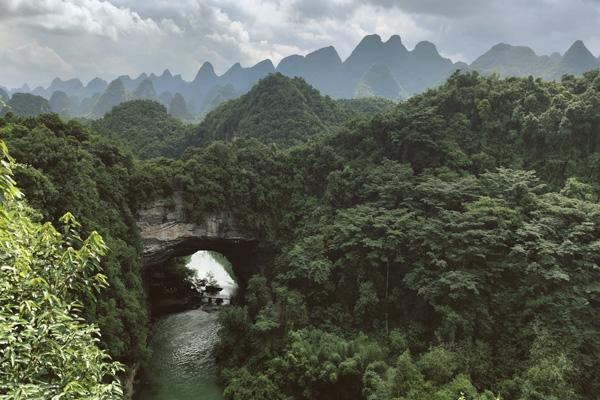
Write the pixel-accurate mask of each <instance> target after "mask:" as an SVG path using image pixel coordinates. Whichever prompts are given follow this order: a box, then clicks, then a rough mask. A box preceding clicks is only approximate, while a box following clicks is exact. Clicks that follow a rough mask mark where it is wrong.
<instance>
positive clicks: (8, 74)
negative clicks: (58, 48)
mask: <svg viewBox="0 0 600 400" xmlns="http://www.w3.org/2000/svg"><path fill="white" fill-rule="evenodd" d="M0 66H2V67H0V71H1V75H2V78H3V79H5V80H6V81H7V82H10V81H11V80H12V81H17V79H18V78H21V77H22V74H23V72H26V73H27V74H28V76H29V77H30V79H28V82H29V83H30V84H32V85H40V84H42V83H46V82H45V81H46V76H48V74H51V75H52V76H61V77H66V76H69V75H72V74H74V73H75V72H76V71H75V70H74V69H73V67H72V66H71V65H70V64H69V63H67V62H66V61H65V60H63V59H62V58H61V57H60V56H59V55H58V54H57V53H56V52H55V51H54V50H52V49H51V48H49V47H44V46H40V45H39V44H38V43H36V42H30V43H26V44H24V45H21V46H17V47H11V48H8V47H5V48H0Z"/></svg>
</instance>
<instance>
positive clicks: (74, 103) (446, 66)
mask: <svg viewBox="0 0 600 400" xmlns="http://www.w3.org/2000/svg"><path fill="white" fill-rule="evenodd" d="M599 67H600V60H599V59H598V58H596V57H595V56H594V55H593V54H592V53H591V52H590V51H589V50H588V49H587V48H586V47H585V45H584V44H583V42H581V41H576V42H575V43H574V44H573V45H572V46H571V47H570V48H569V49H568V50H567V51H566V52H565V53H564V54H563V55H561V54H559V53H554V54H552V55H549V56H546V55H542V56H540V55H537V54H536V53H535V52H534V51H533V50H532V49H530V48H529V47H525V46H511V45H508V44H504V43H500V44H498V45H495V46H494V47H492V48H491V49H490V50H489V51H487V52H486V53H485V54H483V55H482V56H480V57H479V58H477V59H476V60H475V61H474V62H473V63H471V64H470V65H468V64H466V63H462V62H457V63H453V62H452V61H451V60H449V59H447V58H444V57H442V56H441V55H440V54H439V52H438V50H437V48H436V46H435V45H434V44H433V43H430V42H420V43H418V44H417V45H416V46H415V48H414V49H413V50H408V49H407V48H406V47H405V46H404V45H403V43H402V41H401V39H400V37H399V36H398V35H394V36H392V37H390V39H389V40H388V41H385V42H384V41H382V39H381V37H380V36H379V35H368V36H365V37H364V38H363V39H362V41H361V42H360V43H359V44H358V46H356V48H355V49H354V51H352V53H351V54H350V56H349V57H348V58H347V59H346V60H343V61H342V59H341V58H340V56H339V55H338V53H337V51H336V49H335V48H334V47H331V46H329V47H324V48H322V49H319V50H316V51H314V52H312V53H310V54H308V55H306V56H301V55H291V56H289V57H286V58H284V59H282V60H281V62H280V63H279V64H278V65H277V66H276V67H275V66H274V65H273V63H272V62H271V60H264V61H261V62H259V63H258V64H256V65H254V66H252V67H248V68H244V67H242V66H241V65H240V64H239V63H236V64H234V65H233V66H232V67H231V68H229V70H227V71H226V72H225V73H224V74H222V75H217V74H216V73H215V71H214V69H213V66H212V65H211V64H210V63H209V62H205V63H204V64H203V65H202V66H201V67H200V69H199V70H198V73H197V74H196V76H195V78H194V79H193V80H192V81H186V80H184V79H183V78H182V77H181V75H173V74H172V73H171V72H170V71H169V70H165V71H164V72H163V73H162V74H161V75H156V74H150V75H148V74H146V73H143V74H141V75H140V76H138V77H136V78H131V77H130V76H128V75H123V76H120V77H118V78H117V79H115V80H114V81H112V82H111V83H108V82H106V81H104V80H102V79H100V78H95V79H92V80H91V81H90V82H89V83H88V84H87V85H84V84H83V83H82V82H81V81H80V80H79V79H69V80H66V81H63V80H61V79H59V78H56V79H54V80H53V81H52V83H51V84H50V86H49V87H47V88H43V87H36V88H34V89H30V88H29V87H28V86H27V85H24V86H23V87H21V88H18V89H13V90H7V89H6V88H0V101H4V102H5V103H7V104H8V105H9V106H10V105H11V104H10V96H11V95H14V94H15V93H28V94H31V95H36V96H41V97H43V98H45V99H47V100H48V102H49V103H48V104H49V106H50V107H51V109H52V110H53V111H56V112H59V113H62V114H65V115H71V116H88V117H101V116H102V115H104V114H105V113H106V112H108V111H110V110H111V109H112V108H113V107H114V106H116V105H118V104H120V103H121V102H123V101H126V100H131V99H149V100H156V101H159V102H160V103H162V104H164V105H165V107H167V109H168V110H169V112H170V113H171V114H173V115H176V116H178V117H184V118H185V117H188V118H192V117H198V116H202V115H204V114H205V113H206V112H208V111H210V110H211V109H213V108H214V107H215V106H216V105H218V104H220V103H221V102H223V101H225V100H229V99H233V98H237V97H239V96H240V95H242V94H244V93H246V92H247V91H248V90H249V89H250V88H251V87H252V86H253V85H254V84H255V83H256V82H257V81H258V80H259V79H261V78H263V77H265V76H266V75H268V74H270V73H273V72H280V73H282V74H283V75H287V76H290V77H294V76H298V77H302V78H304V79H305V80H306V81H307V82H308V83H309V84H311V85H312V86H314V87H315V88H316V89H318V90H319V91H320V92H321V93H323V94H325V95H329V96H331V97H334V98H356V97H369V96H379V97H385V98H388V99H402V98H406V97H409V96H411V95H413V94H416V93H419V92H422V91H424V90H426V89H428V88H431V87H434V86H436V85H438V84H439V83H441V82H443V81H444V80H445V79H446V78H447V77H448V76H449V75H450V74H451V73H452V72H454V71H456V70H457V69H461V70H477V71H480V72H482V73H485V74H487V73H498V74H500V75H501V76H528V75H533V76H539V77H543V78H545V79H558V78H560V77H561V76H562V75H563V74H581V73H583V72H585V71H588V70H591V69H595V68H599ZM18 100H19V104H22V103H23V102H24V101H26V99H23V97H22V96H20V98H19V99H18ZM44 107H46V106H44Z"/></svg>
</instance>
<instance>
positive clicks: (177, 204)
mask: <svg viewBox="0 0 600 400" xmlns="http://www.w3.org/2000/svg"><path fill="white" fill-rule="evenodd" d="M182 195H183V193H182V192H175V193H174V195H173V197H172V198H167V199H160V200H157V201H154V202H152V203H149V204H148V205H146V206H145V207H143V208H142V209H141V210H140V211H139V214H138V219H137V225H138V228H139V230H140V235H141V238H142V243H143V251H142V266H144V267H145V266H151V265H156V264H161V263H163V262H165V261H167V260H169V259H171V258H173V257H181V256H186V255H190V254H193V253H195V252H196V251H199V250H213V251H218V252H219V253H221V254H223V255H224V256H225V257H227V258H228V260H229V261H230V262H231V264H232V266H233V269H234V272H235V274H236V277H237V278H238V279H239V280H240V282H239V284H241V285H243V284H244V283H245V282H246V281H247V280H248V279H249V277H250V276H252V275H253V274H255V273H258V272H259V268H258V266H257V261H256V247H257V244H258V242H257V240H256V239H255V238H254V237H253V236H252V235H249V234H247V233H245V232H244V231H243V230H242V229H241V228H240V227H239V226H238V224H237V223H236V221H235V219H234V217H233V215H232V214H231V213H225V212H220V213H211V214H207V215H206V216H205V217H204V218H203V220H202V221H200V222H193V221H190V220H189V218H187V217H186V214H185V212H184V207H183V196H182Z"/></svg>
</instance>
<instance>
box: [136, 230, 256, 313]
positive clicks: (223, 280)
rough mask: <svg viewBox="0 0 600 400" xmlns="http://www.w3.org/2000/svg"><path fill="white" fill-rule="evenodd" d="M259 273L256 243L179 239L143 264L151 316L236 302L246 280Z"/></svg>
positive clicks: (241, 295) (241, 293) (241, 296)
mask: <svg viewBox="0 0 600 400" xmlns="http://www.w3.org/2000/svg"><path fill="white" fill-rule="evenodd" d="M256 273H260V269H259V268H258V265H257V260H256V242H255V241H248V240H210V241H207V240H201V239H193V238H190V239H188V240H184V241H180V242H178V243H176V244H174V245H172V246H169V247H168V248H165V249H164V251H163V252H162V253H161V254H160V255H157V254H152V257H147V258H146V259H145V262H144V267H143V278H144V286H145V290H146V296H147V300H148V308H149V311H150V314H151V316H152V317H153V318H156V317H160V316H162V315H165V314H170V313H175V312H180V311H185V310H188V309H194V308H201V307H202V308H205V309H206V308H210V307H213V306H221V305H228V304H236V303H239V301H240V300H239V299H242V298H243V292H244V289H245V285H246V282H247V281H248V279H249V278H250V277H251V276H252V275H254V274H256Z"/></svg>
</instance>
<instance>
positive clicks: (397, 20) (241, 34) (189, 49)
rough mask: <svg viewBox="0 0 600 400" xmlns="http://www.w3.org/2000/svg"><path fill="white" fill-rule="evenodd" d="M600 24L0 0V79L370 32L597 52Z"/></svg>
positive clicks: (285, 1) (482, 15)
mask: <svg viewBox="0 0 600 400" xmlns="http://www.w3.org/2000/svg"><path fill="white" fill-rule="evenodd" d="M599 23H600V0H570V1H568V2H565V1H562V0H529V1H527V2H524V1H522V0H489V1H481V0H453V1H446V0H243V1H239V0H178V1H176V2H175V1H172V0H0V43H2V48H1V49H0V85H5V86H20V85H21V84H22V83H23V82H29V83H31V84H33V85H37V84H44V85H46V84H48V82H49V81H50V80H51V79H52V78H53V77H55V76H60V77H62V78H70V77H73V76H78V77H81V78H83V79H84V80H88V79H91V78H93V77H94V76H100V77H102V78H105V79H113V78H114V77H116V76H117V75H120V74H123V73H127V74H132V75H137V74H139V73H141V72H144V71H145V72H161V71H162V70H163V69H165V68H169V69H171V71H172V72H174V73H182V74H183V76H184V77H185V78H188V79H189V78H191V77H193V75H194V74H195V72H196V71H197V69H198V67H199V66H200V65H201V64H202V62H204V61H211V62H212V63H213V64H214V65H215V67H216V69H217V71H220V72H223V71H225V70H226V69H227V68H228V67H229V66H230V65H232V64H233V63H234V62H237V61H240V62H241V63H242V64H243V65H246V66H247V65H252V64H254V63H256V62H258V61H260V60H261V59H264V58H271V59H272V60H273V61H274V62H275V63H276V62H277V61H279V60H280V59H281V58H282V57H284V56H286V55H289V54H292V53H302V54H305V53H307V52H309V51H312V50H315V49H317V48H319V47H323V46H327V45H334V46H335V47H336V48H337V49H338V51H339V52H340V55H341V56H342V58H344V57H346V56H347V55H348V54H349V53H350V51H351V50H352V49H353V47H354V46H355V45H356V44H357V42H358V41H359V40H360V39H361V37H362V36H363V35H365V34H369V33H379V34H380V35H381V36H383V37H384V39H386V38H387V37H389V36H390V35H392V34H400V36H401V37H402V39H403V41H404V42H405V44H406V45H407V47H412V46H414V45H415V44H416V43H417V42H419V41H421V40H430V41H432V42H434V43H436V44H437V45H438V49H439V50H440V51H441V52H442V53H443V54H445V55H447V56H450V57H452V58H454V59H462V60H464V61H472V60H473V59H474V58H475V57H476V56H478V55H480V54H481V53H483V52H484V51H486V50H488V49H489V48H490V47H491V46H492V45H494V44H496V43H498V42H501V41H502V42H508V43H512V44H524V45H529V46H531V47H532V48H533V49H534V50H536V51H537V52H538V53H544V54H548V53H551V52H554V51H559V52H564V51H565V50H566V48H568V46H569V45H570V44H571V43H573V42H574V41H575V40H577V39H582V40H583V41H584V42H585V43H586V44H587V45H588V47H589V48H590V49H591V50H592V51H593V52H594V53H596V54H597V53H598V52H600V32H598V30H597V26H599Z"/></svg>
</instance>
